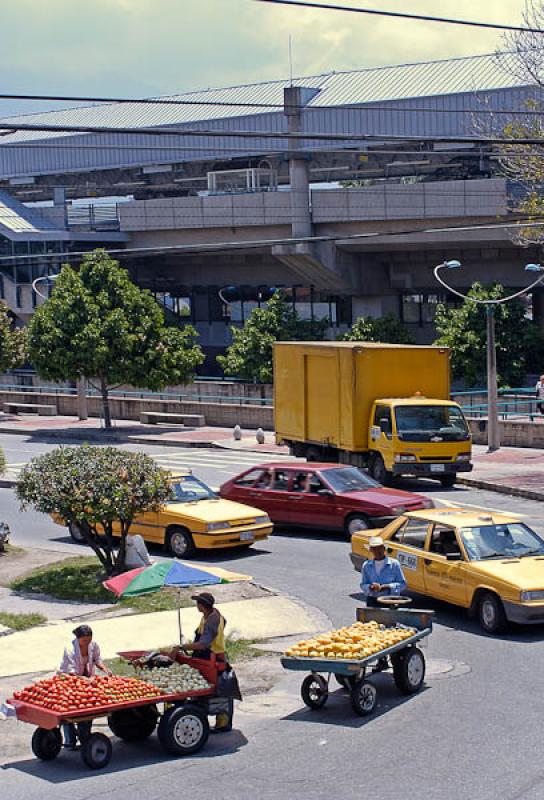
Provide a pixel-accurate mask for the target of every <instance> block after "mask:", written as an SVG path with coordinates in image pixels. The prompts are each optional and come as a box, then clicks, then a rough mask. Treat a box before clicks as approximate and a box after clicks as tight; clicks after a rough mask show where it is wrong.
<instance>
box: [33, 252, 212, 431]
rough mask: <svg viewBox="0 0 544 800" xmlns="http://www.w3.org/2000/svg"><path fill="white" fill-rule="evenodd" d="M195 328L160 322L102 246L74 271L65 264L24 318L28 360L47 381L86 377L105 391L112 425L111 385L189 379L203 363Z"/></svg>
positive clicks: (154, 385)
mask: <svg viewBox="0 0 544 800" xmlns="http://www.w3.org/2000/svg"><path fill="white" fill-rule="evenodd" d="M195 336H196V333H195V331H194V329H193V328H191V327H189V326H187V327H184V328H177V327H169V326H167V325H165V321H164V313H163V311H162V310H161V308H160V307H159V305H158V303H157V302H156V301H155V299H154V298H153V296H152V295H151V294H150V292H148V291H147V290H142V289H140V288H139V287H137V286H136V285H135V284H134V283H133V282H132V281H131V280H130V277H129V274H128V272H127V270H125V269H123V268H121V267H120V266H119V264H118V263H117V261H113V260H112V259H111V258H110V257H109V256H108V254H107V253H106V252H105V251H104V250H96V251H95V252H93V253H90V254H89V255H87V256H85V258H84V260H83V263H82V265H81V267H80V269H79V270H78V271H76V270H74V269H72V268H71V267H70V266H69V265H66V266H64V267H63V268H62V271H61V273H60V275H59V278H58V279H57V281H56V285H55V289H54V291H53V294H52V296H51V298H50V299H49V300H47V301H46V302H45V303H44V304H43V305H42V306H40V308H38V309H37V310H36V312H35V314H34V316H33V317H32V320H31V322H30V325H29V355H30V361H31V362H32V364H33V365H34V366H35V368H36V370H37V372H38V373H39V374H40V375H41V376H42V377H43V378H46V379H48V380H53V381H58V380H72V381H75V380H77V379H78V378H81V377H84V378H87V379H88V380H89V381H90V383H91V384H94V385H96V388H97V389H98V390H99V391H100V393H101V396H102V405H103V412H104V422H105V425H106V427H107V428H109V427H111V414H110V408H109V400H108V398H109V391H110V389H111V388H112V387H113V386H114V385H116V384H122V383H129V384H131V385H133V386H140V387H143V388H146V389H151V390H159V389H162V388H163V387H164V386H168V385H170V384H175V383H183V382H185V381H187V380H189V379H191V378H192V377H193V375H194V370H195V368H196V367H197V366H198V365H199V364H201V363H202V361H203V360H204V356H203V354H202V350H201V349H200V347H199V346H198V345H197V344H196V343H195Z"/></svg>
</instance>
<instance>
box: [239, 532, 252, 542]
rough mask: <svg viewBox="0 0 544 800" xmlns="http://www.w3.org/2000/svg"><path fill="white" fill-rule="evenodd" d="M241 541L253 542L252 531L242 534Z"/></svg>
mask: <svg viewBox="0 0 544 800" xmlns="http://www.w3.org/2000/svg"><path fill="white" fill-rule="evenodd" d="M240 541H241V542H252V541H253V534H252V533H251V532H250V531H247V532H246V533H241V534H240Z"/></svg>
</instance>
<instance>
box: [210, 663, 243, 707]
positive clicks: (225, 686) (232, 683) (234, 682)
mask: <svg viewBox="0 0 544 800" xmlns="http://www.w3.org/2000/svg"><path fill="white" fill-rule="evenodd" d="M216 692H217V696H218V697H230V698H232V699H233V700H241V699H242V693H241V691H240V685H239V684H238V678H237V676H236V673H235V671H234V670H233V669H232V667H227V669H225V670H223V672H220V673H219V675H218V676H217V690H216Z"/></svg>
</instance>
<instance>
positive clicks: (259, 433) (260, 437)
mask: <svg viewBox="0 0 544 800" xmlns="http://www.w3.org/2000/svg"><path fill="white" fill-rule="evenodd" d="M255 438H256V439H257V444H264V431H263V429H262V428H257V431H256V432H255Z"/></svg>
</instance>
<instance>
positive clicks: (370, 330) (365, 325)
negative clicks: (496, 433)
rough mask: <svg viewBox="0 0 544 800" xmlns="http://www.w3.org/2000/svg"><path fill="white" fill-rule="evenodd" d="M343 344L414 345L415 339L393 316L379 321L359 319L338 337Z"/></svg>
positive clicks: (370, 318)
mask: <svg viewBox="0 0 544 800" xmlns="http://www.w3.org/2000/svg"><path fill="white" fill-rule="evenodd" d="M338 339H339V340H340V341H344V342H387V343H389V344H415V339H414V337H413V336H412V334H411V333H410V331H409V330H408V329H407V328H406V326H405V325H403V324H402V322H400V320H398V319H397V318H396V317H394V316H393V314H385V315H384V316H383V317H380V318H379V319H373V318H372V317H359V318H358V319H356V320H355V322H354V323H353V325H352V327H351V328H350V330H349V331H347V333H344V334H342V335H341V336H339V337H338Z"/></svg>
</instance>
